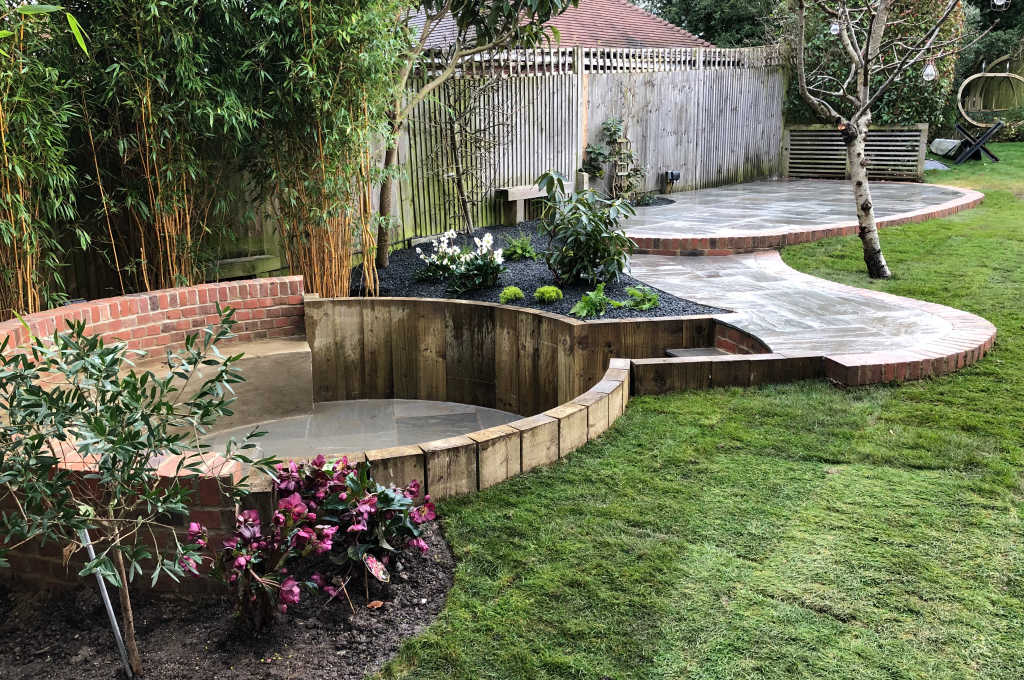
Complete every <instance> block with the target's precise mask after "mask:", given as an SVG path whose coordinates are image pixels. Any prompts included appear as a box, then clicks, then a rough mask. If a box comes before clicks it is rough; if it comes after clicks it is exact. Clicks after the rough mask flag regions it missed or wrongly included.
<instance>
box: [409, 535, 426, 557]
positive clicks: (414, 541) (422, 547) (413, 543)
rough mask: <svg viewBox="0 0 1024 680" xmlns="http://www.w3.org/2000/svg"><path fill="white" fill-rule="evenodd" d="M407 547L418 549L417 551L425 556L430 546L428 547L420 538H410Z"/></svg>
mask: <svg viewBox="0 0 1024 680" xmlns="http://www.w3.org/2000/svg"><path fill="white" fill-rule="evenodd" d="M407 545H408V546H409V547H410V548H418V549H419V551H420V552H421V553H422V554H424V555H426V554H427V551H428V550H430V546H428V545H427V542H426V541H424V540H423V539H422V538H410V539H409V543H408V544H407Z"/></svg>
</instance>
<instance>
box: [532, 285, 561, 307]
mask: <svg viewBox="0 0 1024 680" xmlns="http://www.w3.org/2000/svg"><path fill="white" fill-rule="evenodd" d="M533 299H534V300H536V301H537V302H539V303H541V304H542V305H550V304H553V303H555V302H558V301H559V300H561V299H562V290H561V289H560V288H559V287H558V286H541V287H540V288H538V289H537V290H535V291H533Z"/></svg>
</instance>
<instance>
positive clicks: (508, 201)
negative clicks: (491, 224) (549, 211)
mask: <svg viewBox="0 0 1024 680" xmlns="http://www.w3.org/2000/svg"><path fill="white" fill-rule="evenodd" d="M496 194H497V197H498V199H499V200H501V201H503V203H502V215H503V216H504V219H503V220H502V224H503V225H505V226H506V227H514V226H515V225H517V224H519V223H520V222H523V221H525V220H526V201H528V200H530V199H531V198H542V197H544V196H547V193H545V192H544V191H543V190H542V189H541V188H540V187H539V186H537V185H536V184H520V185H518V186H514V187H501V188H499V189H497V190H496Z"/></svg>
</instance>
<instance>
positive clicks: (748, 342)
mask: <svg viewBox="0 0 1024 680" xmlns="http://www.w3.org/2000/svg"><path fill="white" fill-rule="evenodd" d="M715 347H717V348H718V349H721V350H724V351H726V352H729V353H730V354H768V353H770V352H771V349H770V348H769V347H768V346H767V345H766V344H764V343H763V342H761V341H760V340H758V339H757V338H756V337H754V336H753V335H751V334H750V333H747V332H745V331H741V330H740V329H738V328H735V327H733V326H728V325H726V324H724V323H722V322H721V321H719V322H718V323H716V324H715Z"/></svg>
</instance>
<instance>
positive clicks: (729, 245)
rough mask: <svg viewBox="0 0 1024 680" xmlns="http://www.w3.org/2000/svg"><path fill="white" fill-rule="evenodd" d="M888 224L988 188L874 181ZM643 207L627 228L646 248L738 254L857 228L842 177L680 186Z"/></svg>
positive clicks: (977, 198)
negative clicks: (668, 197)
mask: <svg viewBox="0 0 1024 680" xmlns="http://www.w3.org/2000/svg"><path fill="white" fill-rule="evenodd" d="M871 194H872V200H873V201H874V204H875V211H876V214H877V217H878V224H879V226H881V227H885V226H892V225H895V224H906V223H908V222H917V221H921V220H924V219H930V218H933V217H944V216H947V215H951V214H953V213H955V212H958V211H960V210H964V209H966V208H970V207H973V206H975V205H977V204H978V203H980V202H981V200H982V198H983V196H982V194H980V193H978V192H976V191H971V190H969V189H961V188H958V187H947V186H942V185H937V184H916V183H909V182H872V183H871ZM672 199H673V200H674V201H675V202H674V203H672V204H669V205H660V206H650V207H646V208H638V209H637V214H636V216H634V217H631V218H630V219H629V221H628V222H627V224H626V233H627V234H628V235H629V236H630V237H631V238H632V239H633V240H634V241H636V243H637V245H638V246H639V251H638V252H640V253H646V254H653V255H731V254H736V253H743V252H752V251H757V250H766V249H771V248H780V247H782V246H785V245H794V244H796V243H805V242H808V241H817V240H820V239H823V238H829V237H833V236H843V235H850V234H855V233H856V232H857V219H856V217H857V216H856V212H855V209H854V200H853V190H852V188H851V187H850V183H849V182H847V181H841V180H794V181H761V182H747V183H744V184H734V185H730V186H725V187H715V188H711V189H701V190H697V191H689V192H682V193H678V194H673V195H672Z"/></svg>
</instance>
